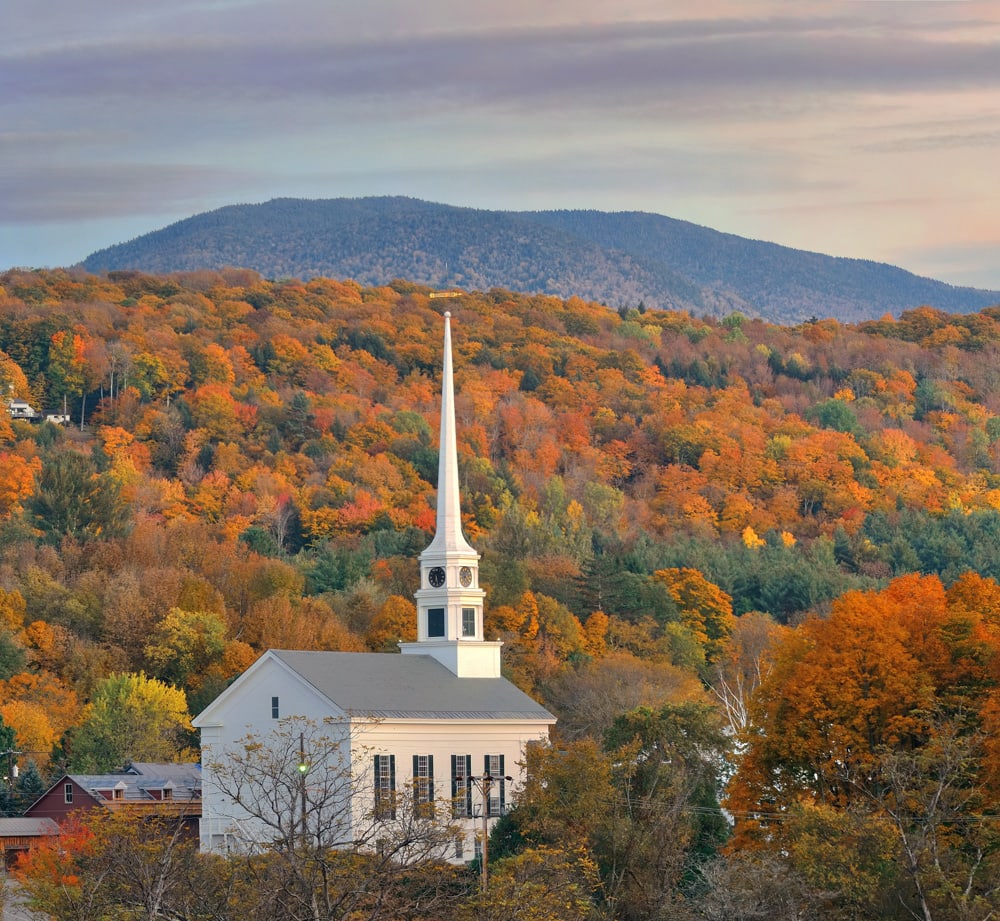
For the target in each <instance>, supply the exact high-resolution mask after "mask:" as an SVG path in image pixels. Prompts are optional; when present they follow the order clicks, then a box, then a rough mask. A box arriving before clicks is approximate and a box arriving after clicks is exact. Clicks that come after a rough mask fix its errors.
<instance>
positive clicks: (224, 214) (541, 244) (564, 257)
mask: <svg viewBox="0 0 1000 921" xmlns="http://www.w3.org/2000/svg"><path fill="white" fill-rule="evenodd" d="M82 265H83V267H84V268H85V269H87V270H88V271H91V272H95V273H102V272H107V271H114V270H124V269H134V270H139V271H145V272H151V273H156V274H162V273H170V272H184V271H198V270H202V269H221V268H226V267H240V268H248V269H253V270H255V271H257V272H259V273H260V274H261V275H263V276H265V277H267V278H285V277H289V278H301V279H309V278H314V277H317V276H326V277H331V278H350V279H354V280H356V281H358V282H359V283H361V284H363V285H370V286H378V285H384V284H388V283H389V282H391V281H393V280H396V279H406V280H408V281H410V282H413V283H415V284H422V285H429V286H431V287H435V288H440V289H446V288H463V289H466V290H470V289H476V290H490V289H492V288H505V289H507V290H510V291H516V292H520V293H526V294H552V295H556V296H558V297H562V298H569V297H573V296H577V297H581V298H583V299H584V300H591V301H598V302H601V303H605V304H607V305H609V306H611V307H616V308H617V307H634V306H638V305H639V304H640V303H641V304H643V305H644V306H646V307H648V308H662V309H675V310H687V311H690V312H692V313H695V314H698V315H714V316H723V315H725V314H728V313H731V312H733V311H741V312H742V313H744V314H746V315H748V316H751V317H761V318H763V319H766V320H769V321H772V322H776V323H782V324H795V323H801V322H804V321H807V320H809V319H811V318H814V317H818V318H822V317H834V318H836V319H838V320H841V321H843V322H857V321H861V320H865V319H874V318H878V317H880V316H883V315H885V314H886V313H890V314H893V315H895V316H898V315H899V314H900V313H902V312H903V311H904V310H908V309H912V308H915V307H918V306H922V305H930V306H932V307H935V308H938V309H941V310H945V311H948V312H953V313H968V312H973V311H977V310H981V309H982V308H984V307H989V306H993V305H996V304H1000V292H997V291H986V290H981V289H976V288H965V287H956V286H953V285H948V284H946V283H944V282H941V281H936V280H934V279H929V278H923V277H920V276H917V275H914V274H913V273H911V272H907V271H905V270H904V269H901V268H898V267H896V266H892V265H887V264H884V263H879V262H874V261H871V260H865V259H848V258H843V257H835V256H827V255H824V254H822V253H814V252H808V251H805V250H796V249H792V248H790V247H785V246H781V245H779V244H776V243H768V242H765V241H760V240H750V239H746V238H744V237H739V236H736V235H735V234H730V233H723V232H720V231H717V230H712V229H711V228H708V227H702V226H700V225H698V224H693V223H691V222H688V221H682V220H678V219H675V218H670V217H666V216H663V215H659V214H652V213H649V212H644V211H616V212H605V211H597V210H554V211H490V210H482V209H476V208H469V207H458V206H453V205H445V204H438V203H434V202H426V201H422V200H420V199H416V198H408V197H404V196H381V197H369V198H336V199H323V200H314V199H298V198H276V199H273V200H271V201H268V202H264V203H261V204H238V205H227V206H225V207H222V208H218V209H216V210H213V211H207V212H203V213H201V214H196V215H194V216H192V217H189V218H186V219H185V220H182V221H178V222H176V223H174V224H170V225H169V226H167V227H164V228H162V229H160V230H155V231H152V232H151V233H147V234H143V235H142V236H139V237H136V238H135V239H133V240H129V241H128V242H126V243H120V244H117V245H115V246H110V247H108V248H106V249H102V250H99V251H97V252H95V253H93V254H92V255H90V256H88V257H87V258H86V259H85V260H84V261H83V263H82Z"/></svg>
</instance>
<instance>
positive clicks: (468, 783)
mask: <svg viewBox="0 0 1000 921" xmlns="http://www.w3.org/2000/svg"><path fill="white" fill-rule="evenodd" d="M465 814H466V815H472V755H466V756H465Z"/></svg>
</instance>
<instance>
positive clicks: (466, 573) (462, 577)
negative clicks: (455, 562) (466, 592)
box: [458, 566, 472, 588]
mask: <svg viewBox="0 0 1000 921" xmlns="http://www.w3.org/2000/svg"><path fill="white" fill-rule="evenodd" d="M458 581H459V582H461V583H462V585H463V586H465V588H468V587H469V586H470V585H472V569H471V568H470V567H469V566H463V567H462V568H461V569H460V570H459V571H458Z"/></svg>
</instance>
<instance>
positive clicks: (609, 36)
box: [0, 18, 1000, 106]
mask: <svg viewBox="0 0 1000 921" xmlns="http://www.w3.org/2000/svg"><path fill="white" fill-rule="evenodd" d="M864 26H865V27H864V28H862V25H861V24H859V23H858V22H853V23H852V21H849V20H845V19H842V18H841V19H828V20H822V19H821V20H811V19H795V18H784V19H775V20H767V21H749V20H723V21H713V22H709V21H690V22H684V23H675V22H669V21H654V22H643V23H631V22H625V23H604V24H587V25H581V26H558V27H550V28H537V29H522V30H508V31H505V32H478V31H475V32H468V33H437V34H433V35H423V36H418V37H415V38H409V37H407V38H401V37H396V38H393V37H389V38H381V39H375V38H357V37H351V36H345V35H344V34H343V33H342V32H341V31H340V30H338V29H336V28H334V27H331V25H329V24H327V25H325V27H324V23H322V22H320V23H318V28H317V30H316V32H315V33H314V34H313V35H302V34H293V35H292V36H290V37H288V38H286V39H285V40H284V41H281V42H276V41H274V40H273V39H272V38H271V36H268V35H259V34H258V35H246V34H241V33H236V34H205V33H204V32H198V31H197V30H196V31H195V33H194V35H193V36H180V35H169V34H168V35H166V36H163V37H160V38H155V39H154V38H150V37H146V38H144V39H143V38H135V37H121V38H118V39H111V40H108V41H99V40H91V41H90V42H81V43H79V44H77V45H72V44H69V45H64V46H60V47H55V48H51V49H38V50H34V51H27V52H23V53H18V52H16V51H14V52H11V51H8V52H7V53H6V54H5V55H3V57H2V58H0V84H2V85H4V86H6V87H8V88H9V90H10V91H11V92H12V93H13V94H14V95H16V96H17V97H18V98H19V99H21V100H22V101H24V100H32V99H34V100H45V99H58V98H64V99H82V98H91V99H93V98H94V97H102V96H107V97H109V98H111V99H115V98H122V97H130V96H136V95H141V96H142V97H143V98H146V99H162V98H174V99H177V98H184V99H186V100H187V101H188V102H190V103H191V104H197V103H198V100H199V98H205V97H208V98H210V99H212V100H215V101H220V100H221V101H225V99H227V98H228V99H234V100H240V99H242V100H252V99H261V98H264V99H266V98H287V97H300V96H307V95H321V96H324V97H327V98H330V99H352V98H353V99H368V98H371V97H378V96H389V95H391V96H393V97H396V98H402V99H408V100H410V101H412V100H413V99H414V98H416V97H418V96H419V97H426V96H432V97H433V96H438V97H444V98H447V99H452V100H461V101H464V102H466V103H468V102H476V103H479V104H491V105H505V104H512V103H523V102H524V101H526V100H531V101H533V102H534V103H535V104H541V103H543V102H545V101H548V102H549V103H550V104H551V103H555V102H558V103H560V104H567V103H568V104H576V105H580V106H590V105H595V104H601V105H615V106H629V105H630V104H631V103H632V100H633V99H635V98H639V99H643V98H647V97H650V96H653V95H657V94H662V93H681V92H712V93H716V92H718V91H719V90H720V89H722V88H729V89H730V90H731V91H733V92H738V93H739V94H740V95H748V94H750V93H752V92H754V91H757V90H766V91H770V92H773V91H781V92H784V93H802V92H808V91H815V90H827V91H859V90H876V89H877V90H879V91H881V92H884V91H892V90H897V91H900V90H908V91H911V90H915V89H926V88H937V89H941V88H948V87H960V86H969V85H978V86H992V87H996V86H1000V68H998V67H997V66H996V61H997V60H998V57H1000V42H998V41H997V40H993V41H984V40H975V39H973V38H970V37H958V38H956V37H952V38H951V39H949V40H947V41H946V40H942V39H940V38H938V37H932V36H929V35H925V34H923V33H922V32H919V31H916V30H909V31H907V30H902V29H901V30H900V31H899V34H895V35H892V36H884V35H883V36H880V35H871V34H869V24H864Z"/></svg>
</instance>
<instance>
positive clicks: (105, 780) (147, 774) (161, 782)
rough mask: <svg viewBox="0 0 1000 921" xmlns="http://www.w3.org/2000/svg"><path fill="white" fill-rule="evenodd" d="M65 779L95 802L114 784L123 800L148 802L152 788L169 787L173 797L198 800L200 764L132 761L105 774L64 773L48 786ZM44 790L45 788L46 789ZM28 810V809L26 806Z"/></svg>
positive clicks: (199, 793) (61, 782)
mask: <svg viewBox="0 0 1000 921" xmlns="http://www.w3.org/2000/svg"><path fill="white" fill-rule="evenodd" d="M67 780H72V781H73V782H74V783H75V784H76V785H77V786H79V787H82V788H83V789H84V790H86V791H87V793H88V794H90V795H91V796H92V797H93V798H94V799H95V800H96V801H97V802H99V803H103V802H105V801H106V797H105V796H104V795H103V794H104V793H105V792H110V791H111V790H114V789H115V788H116V787H120V788H121V789H122V790H123V793H122V799H123V800H125V801H126V802H150V801H152V800H154V799H157V798H158V797H154V796H153V792H154V791H160V790H165V789H167V788H170V790H171V791H172V792H171V798H172V799H174V800H182V801H187V800H198V799H200V798H201V765H199V764H188V763H184V764H154V763H151V762H147V761H135V762H131V763H129V764H127V765H126V766H125V767H124V768H123V769H122V770H121V771H114V772H111V773H108V774H64V775H63V776H62V777H61V778H60V779H59V780H58V781H57V782H56V783H55V784H53V786H52V787H50V788H49V790H52V789H54V788H55V787H58V786H59V785H60V784H63V783H65V782H66V781H67ZM46 792H48V791H46ZM29 811H30V810H29Z"/></svg>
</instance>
